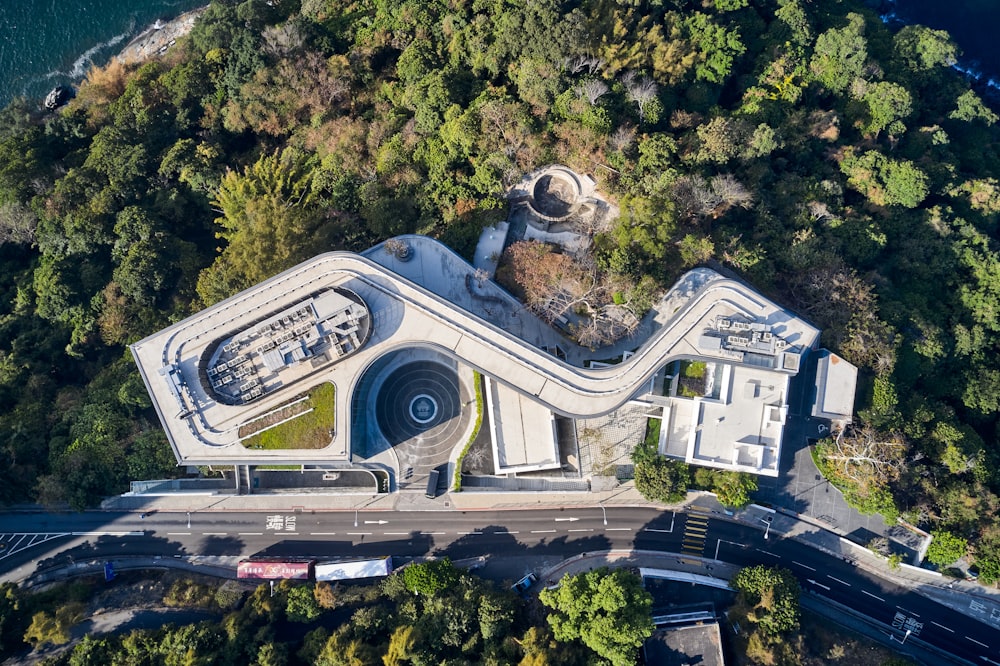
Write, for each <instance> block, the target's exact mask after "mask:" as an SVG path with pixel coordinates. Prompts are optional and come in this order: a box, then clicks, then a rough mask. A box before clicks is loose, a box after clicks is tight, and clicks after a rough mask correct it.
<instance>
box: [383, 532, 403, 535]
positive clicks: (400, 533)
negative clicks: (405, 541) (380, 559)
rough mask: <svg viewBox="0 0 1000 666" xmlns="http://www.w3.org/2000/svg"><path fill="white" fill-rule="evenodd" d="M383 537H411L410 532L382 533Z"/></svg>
mask: <svg viewBox="0 0 1000 666" xmlns="http://www.w3.org/2000/svg"><path fill="white" fill-rule="evenodd" d="M382 534H383V536H409V535H410V533H409V532H382Z"/></svg>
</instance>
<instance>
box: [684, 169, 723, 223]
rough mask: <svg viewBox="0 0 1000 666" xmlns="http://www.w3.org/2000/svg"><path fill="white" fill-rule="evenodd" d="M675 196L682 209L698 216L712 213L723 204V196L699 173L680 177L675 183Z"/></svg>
mask: <svg viewBox="0 0 1000 666" xmlns="http://www.w3.org/2000/svg"><path fill="white" fill-rule="evenodd" d="M673 198H674V201H675V202H676V203H677V205H678V206H679V207H680V208H681V210H683V211H684V212H685V213H687V214H688V215H693V216H696V217H701V216H705V215H711V214H712V213H714V212H715V209H716V208H718V207H719V206H720V205H722V197H720V196H719V195H718V194H716V193H715V191H714V190H713V189H712V187H711V185H709V183H708V181H706V180H705V179H704V178H702V177H701V176H698V175H693V176H683V177H681V178H678V179H677V182H676V183H674V188H673Z"/></svg>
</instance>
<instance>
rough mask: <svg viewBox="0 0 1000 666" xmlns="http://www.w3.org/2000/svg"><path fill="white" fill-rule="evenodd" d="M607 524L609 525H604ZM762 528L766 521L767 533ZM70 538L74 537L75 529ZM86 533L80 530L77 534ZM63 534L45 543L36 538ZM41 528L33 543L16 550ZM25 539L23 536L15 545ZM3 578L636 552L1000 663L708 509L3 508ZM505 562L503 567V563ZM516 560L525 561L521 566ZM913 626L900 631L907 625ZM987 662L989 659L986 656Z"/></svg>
mask: <svg viewBox="0 0 1000 666" xmlns="http://www.w3.org/2000/svg"><path fill="white" fill-rule="evenodd" d="M605 523H606V524H605ZM763 527H764V525H763V524H762V525H761V528H763ZM74 532H75V533H77V535H76V536H72V534H71V533H74ZM83 532H86V533H89V534H79V533H83ZM45 534H50V535H58V534H62V535H65V536H60V537H56V538H52V539H50V540H48V541H44V542H41V541H40V539H42V538H43V536H42V535H45ZM17 535H36V536H34V537H32V538H35V539H36V543H35V544H34V545H32V546H30V547H25V548H23V549H21V550H18V546H17V545H16V544H18V543H20V544H21V545H22V546H23V545H24V544H26V543H28V541H29V540H30V539H29V538H28V537H24V536H22V537H18V536H17ZM18 539H20V541H18ZM2 544H7V547H6V548H5V549H3V550H0V573H5V572H10V571H12V570H14V569H17V568H20V570H21V572H22V573H23V574H24V575H27V574H30V573H31V572H32V571H34V570H35V568H36V567H38V568H41V569H44V568H47V567H49V566H52V565H53V564H57V563H60V562H66V561H70V559H71V558H72V559H76V560H81V559H85V558H110V557H120V556H126V555H146V556H150V555H159V556H162V557H172V556H189V555H237V556H245V557H248V556H252V555H258V556H293V555H296V556H311V557H316V558H320V559H321V558H323V557H334V556H337V557H343V556H356V557H367V556H380V555H392V556H394V557H397V558H402V559H403V560H405V559H406V558H410V557H422V556H426V555H436V556H444V555H447V556H450V557H451V558H452V559H464V558H469V557H478V556H483V555H485V556H487V557H488V558H489V559H490V562H491V563H493V562H496V563H498V570H499V571H500V572H501V575H502V576H503V577H508V578H516V577H518V575H519V573H521V571H522V570H523V567H525V566H526V565H525V563H526V562H527V563H529V565H530V566H532V567H533V568H538V569H541V568H545V567H547V566H552V565H554V564H556V563H558V562H559V561H561V560H562V559H564V558H566V557H568V556H571V555H575V554H578V553H581V552H591V551H603V550H609V549H642V550H657V551H667V552H672V553H677V554H678V558H681V559H682V558H683V556H684V555H685V554H689V555H698V556H703V557H708V558H713V559H719V560H722V561H725V562H729V563H732V564H736V565H741V566H742V565H749V564H767V565H781V566H784V567H787V568H788V569H791V570H792V571H793V572H795V574H796V575H797V576H798V577H799V580H800V582H801V583H802V587H803V589H804V590H806V591H807V592H809V593H812V594H815V595H817V596H820V597H826V598H829V599H831V600H834V601H837V602H839V603H841V604H844V605H846V606H848V607H850V608H852V609H854V610H856V611H858V612H860V613H863V614H865V615H867V616H869V617H871V618H873V619H875V620H878V621H879V622H882V623H884V624H885V625H888V626H893V627H896V628H895V629H894V630H893V631H891V632H890V631H887V633H889V634H890V635H892V636H894V639H895V640H907V639H912V638H917V637H919V638H920V639H921V640H923V641H926V642H928V643H931V644H932V645H935V646H937V647H938V648H940V649H942V650H944V651H946V652H948V653H950V654H953V655H955V656H958V657H962V658H964V659H967V660H969V661H971V662H974V663H977V664H989V663H1000V631H998V630H996V629H993V628H992V627H989V626H987V625H985V624H982V623H980V622H978V621H976V620H974V619H972V618H969V617H968V616H966V615H963V614H960V613H957V612H955V611H953V610H951V609H949V608H947V607H945V606H941V605H940V604H938V603H936V602H934V601H931V600H930V599H927V598H926V597H923V596H921V595H919V594H917V593H916V592H914V591H912V590H910V589H907V588H903V587H899V586H896V585H894V584H892V583H890V582H887V581H884V580H882V579H879V578H877V577H875V576H873V575H871V574H868V573H867V572H865V571H864V570H862V569H860V568H858V567H856V566H854V564H852V563H851V562H847V561H844V560H842V559H840V558H838V557H833V556H830V555H827V554H826V553H823V552H821V551H818V550H816V549H814V548H811V547H809V546H806V545H803V544H801V543H799V542H797V541H793V540H791V539H783V538H781V536H780V535H779V534H777V533H776V532H774V531H771V532H770V533H769V534H768V538H767V539H765V538H764V530H763V529H760V530H758V529H756V528H754V527H750V526H747V525H744V524H740V523H735V522H731V521H728V520H723V519H720V518H718V517H716V516H714V515H713V514H704V513H698V512H692V513H688V514H684V513H677V514H674V513H672V512H665V513H664V512H659V511H655V510H652V509H644V508H624V507H622V508H619V507H614V508H611V507H609V508H607V509H606V521H605V512H604V511H602V509H601V508H600V507H598V506H595V507H593V508H574V509H566V510H531V511H524V510H520V511H469V512H459V511H450V512H436V511H414V512H405V511H394V512H366V511H360V512H358V513H357V514H355V513H354V512H336V513H308V512H305V513H281V514H278V513H276V514H261V513H195V514H192V515H191V518H190V526H189V523H188V518H187V515H186V514H184V513H165V512H163V513H153V514H151V515H148V516H147V517H146V518H145V519H140V518H139V516H138V515H137V514H131V513H130V514H115V513H82V514H2V515H0V545H2ZM504 564H506V566H507V568H506V569H504ZM519 567H520V568H519ZM907 630H909V631H910V633H909V634H907V633H906V631H907ZM987 660H992V661H987Z"/></svg>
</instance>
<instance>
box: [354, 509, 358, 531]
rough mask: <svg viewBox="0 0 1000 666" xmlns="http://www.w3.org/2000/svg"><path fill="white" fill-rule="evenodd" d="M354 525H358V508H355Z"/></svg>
mask: <svg viewBox="0 0 1000 666" xmlns="http://www.w3.org/2000/svg"><path fill="white" fill-rule="evenodd" d="M354 526H355V527H357V526H358V510H357V509H355V510H354Z"/></svg>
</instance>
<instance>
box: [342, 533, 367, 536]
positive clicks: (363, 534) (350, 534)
mask: <svg viewBox="0 0 1000 666" xmlns="http://www.w3.org/2000/svg"><path fill="white" fill-rule="evenodd" d="M347 534H348V535H349V536H371V534H372V533H371V532H348V533H347Z"/></svg>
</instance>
